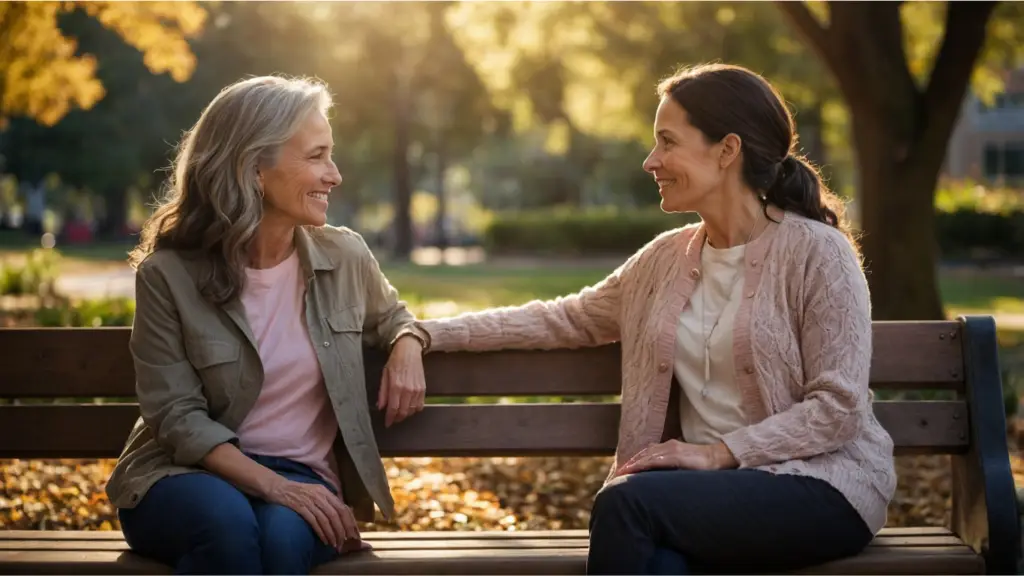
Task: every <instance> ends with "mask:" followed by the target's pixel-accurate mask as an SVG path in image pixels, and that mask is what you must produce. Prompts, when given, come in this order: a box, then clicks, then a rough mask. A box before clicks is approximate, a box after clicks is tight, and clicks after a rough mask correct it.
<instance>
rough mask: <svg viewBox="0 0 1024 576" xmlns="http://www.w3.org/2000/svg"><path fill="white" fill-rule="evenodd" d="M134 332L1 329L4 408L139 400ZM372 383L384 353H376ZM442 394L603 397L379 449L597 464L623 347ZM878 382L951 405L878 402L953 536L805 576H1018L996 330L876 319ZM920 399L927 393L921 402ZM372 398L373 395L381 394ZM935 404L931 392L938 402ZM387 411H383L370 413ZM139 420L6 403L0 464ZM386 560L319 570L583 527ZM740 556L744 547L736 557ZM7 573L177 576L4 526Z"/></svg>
mask: <svg viewBox="0 0 1024 576" xmlns="http://www.w3.org/2000/svg"><path fill="white" fill-rule="evenodd" d="M128 336H129V331H128V329H124V328H110V329H8V330H0V355H2V361H0V379H2V385H0V397H6V398H9V399H10V398H22V399H24V398H65V399H68V398H79V399H81V398H92V397H107V398H112V397H131V396H133V395H134V376H133V369H132V361H131V358H130V355H129V352H128V346H127V342H128ZM366 354H367V371H368V378H367V381H368V383H369V385H371V386H375V385H376V384H377V383H378V382H379V378H380V373H381V369H382V366H383V357H382V356H381V354H380V353H379V352H375V351H367V353H366ZM426 367H427V390H428V393H429V394H431V395H433V396H445V397H455V396H551V395H560V396H574V397H576V396H595V397H596V398H593V399H592V400H596V401H591V402H586V403H582V402H576V403H558V404H514V403H512V404H462V405H433V404H431V405H428V406H427V408H426V409H425V410H424V411H423V412H422V413H420V414H418V415H417V416H415V417H414V418H412V419H410V420H408V421H406V422H404V423H402V424H400V425H398V426H396V427H394V428H392V429H390V430H385V429H384V428H383V426H381V425H380V424H381V421H380V419H379V417H378V416H375V418H378V420H377V422H376V425H377V426H378V432H377V433H378V434H379V436H378V439H379V444H380V448H381V451H382V453H383V454H384V456H386V457H387V456H439V457H441V456H452V457H455V456H494V455H500V456H509V455H518V456H541V455H567V456H597V455H610V454H612V452H613V449H614V447H615V440H616V430H617V421H618V417H619V408H618V405H617V404H616V403H613V402H607V401H606V400H607V398H608V397H609V396H612V397H614V396H615V395H616V394H617V393H618V390H619V348H618V346H617V345H612V346H604V347H600V348H590V349H582V350H573V351H569V350H563V351H546V352H540V351H529V352H513V351H506V352H499V353H483V354H471V353H451V354H431V355H429V356H428V357H427V360H426ZM871 385H872V387H873V388H874V389H876V390H893V391H899V392H904V393H913V392H916V391H921V390H944V391H946V394H947V395H948V399H943V400H928V401H926V400H908V399H903V400H889V401H878V402H876V404H875V412H876V414H877V415H878V418H879V420H880V421H881V422H882V424H883V425H884V426H885V428H886V429H887V430H888V431H889V432H890V433H891V435H892V437H893V439H894V441H895V445H896V452H897V454H900V455H906V454H949V455H951V466H952V491H953V494H952V510H951V517H952V522H951V526H949V527H948V528H945V527H926V526H919V527H904V528H889V529H885V530H883V531H882V532H881V534H880V535H879V536H878V537H877V538H876V539H875V541H874V543H873V544H871V545H870V547H868V548H867V550H865V551H864V552H863V553H862V554H860V555H858V556H856V557H853V558H848V559H845V560H840V561H837V562H832V563H829V564H827V565H820V566H816V567H814V568H812V569H809V570H807V571H806V573H818V574H820V573H834V574H954V573H955V574H981V573H986V572H987V573H993V574H1007V573H1016V572H1017V569H1018V561H1019V550H1020V525H1019V521H1018V511H1017V503H1016V498H1015V492H1014V485H1013V479H1012V477H1011V474H1010V466H1009V459H1008V452H1007V440H1006V433H1005V432H1006V430H1005V416H1004V407H1003V396H1002V390H1001V384H1000V372H999V366H998V358H997V348H996V335H995V324H994V322H993V320H992V319H991V318H989V317H970V318H961V319H960V320H959V321H955V322H876V323H875V325H874V359H873V363H872V367H871ZM919 396H920V395H919ZM369 397H370V398H376V394H373V393H371V394H370V395H369ZM933 397H934V395H933ZM374 413H375V414H376V413H377V411H376V410H374ZM137 416H138V409H137V407H136V406H135V405H134V404H131V403H127V404H125V403H105V404H95V403H93V404H68V403H63V404H38V403H37V404H31V403H20V404H17V405H3V406H0V457H4V458H101V457H102V458H110V457H116V456H117V455H118V453H119V452H120V450H121V448H122V445H123V444H124V441H125V438H126V436H127V434H128V431H129V429H130V428H131V427H132V424H133V422H134V421H135V419H136V417H137ZM367 539H368V540H369V541H370V542H372V543H373V545H374V547H375V551H373V552H367V553H360V554H357V555H353V556H349V557H346V558H343V559H341V560H339V561H335V562H332V563H330V564H328V565H325V566H323V567H321V568H320V569H318V570H317V572H319V573H336V574H343V573H345V574H347V573H352V574H389V573H390V574H412V573H416V574H424V573H435V574H513V573H514V574H528V573H536V574H555V573H558V574H569V573H573V574H582V573H583V572H584V569H585V559H586V552H587V534H586V531H585V530H566V531H537V532H486V533H481V532H475V533H474V532H428V533H417V532H405V533H394V532H392V533H368V534H367ZM737 553H742V550H737ZM0 572H2V573H22V574H24V573H65V574H67V573H105V574H113V573H126V572H130V573H160V572H163V573H166V572H169V569H168V568H167V567H165V566H161V565H159V564H156V563H153V562H150V561H147V560H144V559H141V558H140V557H138V556H135V555H133V554H132V553H130V552H128V549H127V546H126V544H125V542H124V540H123V539H122V536H121V534H120V533H119V532H76V531H7V532H3V531H0Z"/></svg>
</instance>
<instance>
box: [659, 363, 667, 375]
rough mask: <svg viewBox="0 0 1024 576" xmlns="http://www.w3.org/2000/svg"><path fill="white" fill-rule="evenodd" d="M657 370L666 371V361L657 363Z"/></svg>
mask: <svg viewBox="0 0 1024 576" xmlns="http://www.w3.org/2000/svg"><path fill="white" fill-rule="evenodd" d="M658 372H663V373H664V372H668V362H662V363H661V364H658Z"/></svg>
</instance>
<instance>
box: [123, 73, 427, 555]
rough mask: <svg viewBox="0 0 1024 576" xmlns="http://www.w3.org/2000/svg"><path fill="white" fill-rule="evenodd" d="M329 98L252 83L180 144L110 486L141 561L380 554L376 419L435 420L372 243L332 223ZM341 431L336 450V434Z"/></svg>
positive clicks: (152, 222) (311, 84) (381, 488)
mask: <svg viewBox="0 0 1024 576" xmlns="http://www.w3.org/2000/svg"><path fill="white" fill-rule="evenodd" d="M330 107H331V98H330V95H329V94H328V92H327V89H326V87H325V86H324V85H323V84H320V83H318V82H315V81H311V80H305V79H286V78H281V77H276V76H270V77H259V78H251V79H248V80H244V81H241V82H238V83H236V84H233V85H231V86H229V87H227V88H225V89H224V90H223V91H222V92H221V93H220V94H218V95H217V97H215V98H214V99H213V101H212V102H211V103H210V104H209V106H208V107H207V108H206V110H204V111H203V114H202V116H201V117H200V118H199V121H198V122H197V123H196V125H195V126H194V127H193V128H192V129H191V130H190V131H189V132H188V133H187V134H186V135H185V138H184V140H183V142H182V144H181V146H180V149H179V151H178V155H177V159H176V160H175V163H174V171H173V174H172V177H171V179H170V182H169V184H170V185H169V193H168V196H167V199H166V200H165V201H164V202H163V203H162V205H161V206H159V208H158V209H157V210H156V211H155V212H154V214H153V216H152V217H151V218H150V219H149V221H148V222H147V223H146V225H145V227H144V229H143V231H142V238H141V242H140V243H139V245H138V247H137V248H136V249H135V250H134V251H133V252H132V254H131V263H132V265H133V267H134V268H135V269H136V301H137V304H136V314H135V320H134V324H133V328H132V335H131V342H130V347H131V352H132V356H133V358H134V362H135V373H136V379H137V383H136V388H137V396H138V401H139V406H140V408H141V412H142V415H141V418H140V419H139V420H138V422H137V423H136V425H135V428H134V429H133V430H132V432H131V435H130V436H129V438H128V442H127V445H126V447H125V449H124V452H123V453H122V455H121V457H120V459H119V461H118V463H117V465H116V467H115V469H114V472H113V474H112V476H111V478H110V481H109V483H108V484H107V493H108V495H109V497H110V499H111V501H112V502H113V504H114V505H115V506H116V507H117V508H118V514H119V517H120V520H121V524H122V528H123V531H124V534H125V538H126V540H127V542H128V544H129V545H130V546H131V548H132V550H134V551H135V552H137V553H139V554H142V555H144V556H148V557H151V558H154V559H156V560H159V561H161V562H164V563H166V564H169V565H171V566H173V567H174V568H175V571H176V572H178V573H206V574H210V573H245V574H262V573H308V572H309V571H310V570H311V569H312V568H313V567H314V566H316V565H317V564H320V563H322V562H325V561H328V560H330V559H332V558H334V557H335V556H336V555H337V554H339V553H341V552H345V551H352V550H358V549H360V548H364V547H366V546H365V544H363V543H362V540H361V539H360V535H359V530H358V526H357V524H356V521H357V520H364V521H370V520H372V519H373V515H374V514H373V513H374V510H373V507H374V504H376V505H377V507H379V508H380V510H381V511H382V513H383V514H384V516H385V517H391V516H392V515H393V513H394V502H393V500H392V498H391V493H390V490H389V486H388V481H387V476H386V473H385V471H384V468H383V465H382V462H381V457H380V454H379V451H378V448H377V444H376V442H375V439H374V434H373V428H372V426H371V421H370V408H369V405H368V400H367V397H366V395H367V394H366V386H365V382H364V372H363V359H362V346H363V344H364V343H367V344H369V345H378V346H382V347H386V348H387V349H389V350H390V356H389V359H388V362H387V365H386V367H385V370H384V377H383V380H382V382H381V387H380V393H379V395H378V397H377V399H376V407H377V408H378V409H380V410H386V415H385V425H386V426H391V425H392V424H393V423H394V422H398V421H401V420H403V419H405V418H406V417H408V416H410V415H412V414H413V413H415V412H417V411H419V410H421V409H422V407H423V399H424V390H425V382H424V376H423V364H422V352H423V350H424V349H425V348H426V346H427V339H426V338H427V336H426V335H425V333H424V332H422V331H421V330H420V329H419V328H417V326H416V324H415V322H414V320H415V319H414V317H413V315H412V314H411V313H410V312H409V311H408V310H407V309H406V307H405V305H404V303H403V302H401V301H399V299H398V294H397V292H396V290H395V289H394V288H393V287H392V286H391V284H390V283H389V282H388V280H387V279H386V278H385V277H384V275H383V274H382V272H381V270H380V268H379V266H378V264H377V261H376V259H375V258H374V257H373V255H372V254H371V252H370V250H369V248H368V247H367V245H366V243H365V242H364V241H363V239H362V238H361V237H360V236H359V235H358V234H356V233H355V232H353V231H351V230H349V229H346V228H336V227H332V226H329V225H327V224H326V222H327V206H328V196H329V194H330V192H331V190H332V189H333V188H334V187H335V186H337V185H339V184H341V180H342V179H341V174H339V172H338V168H337V166H336V165H335V164H334V162H333V160H332V159H331V154H332V149H333V146H334V142H333V138H332V136H331V127H330V124H329V122H328V120H327V111H328V110H329V108H330ZM339 430H340V434H339Z"/></svg>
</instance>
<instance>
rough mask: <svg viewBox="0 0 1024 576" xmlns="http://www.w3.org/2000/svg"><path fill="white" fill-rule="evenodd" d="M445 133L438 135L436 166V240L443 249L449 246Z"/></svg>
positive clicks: (439, 132)
mask: <svg viewBox="0 0 1024 576" xmlns="http://www.w3.org/2000/svg"><path fill="white" fill-rule="evenodd" d="M444 139H445V135H444V133H443V132H441V131H438V137H437V166H436V170H437V173H436V175H435V176H436V178H437V183H436V185H435V186H436V188H437V190H436V194H437V217H436V219H435V220H434V241H435V243H436V244H437V247H438V248H440V249H441V250H444V249H445V248H448V231H447V227H446V226H445V219H446V217H447V216H448V202H447V197H446V196H447V195H446V194H445V190H444V176H445V172H447V171H448V155H447V151H446V150H445V145H444V144H445V142H444Z"/></svg>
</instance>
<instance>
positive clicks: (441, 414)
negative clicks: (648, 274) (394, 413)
mask: <svg viewBox="0 0 1024 576" xmlns="http://www.w3.org/2000/svg"><path fill="white" fill-rule="evenodd" d="M372 414H373V416H372V420H373V422H374V426H375V429H376V434H377V439H378V444H379V446H380V451H381V454H382V455H383V456H503V455H517V456H545V455H560V456H587V455H610V454H612V453H613V452H614V449H615V444H616V436H617V430H618V418H619V405H618V404H614V403H576V404H494V405H457V406H449V405H444V406H437V405H434V406H427V407H426V409H424V411H423V412H421V413H419V414H417V415H416V416H415V417H413V418H410V419H409V420H407V421H405V422H402V423H401V424H398V425H396V426H394V427H392V428H391V429H385V428H384V426H383V415H382V414H381V413H380V412H379V411H377V410H373V411H372ZM875 414H876V416H877V417H878V419H879V421H880V422H881V423H882V425H883V426H884V427H885V428H886V429H887V430H888V431H889V433H890V434H891V435H892V437H893V441H894V443H895V445H896V447H897V454H920V453H957V452H962V451H963V450H965V449H966V447H967V444H968V441H967V438H968V437H967V420H968V419H967V408H966V406H965V404H964V403H963V402H956V401H936V402H877V403H875ZM137 416H138V408H137V407H136V406H135V405H133V404H107V405H84V406H75V405H26V406H0V438H7V439H10V438H18V442H17V443H13V442H10V441H8V442H4V443H2V444H0V458H113V457H116V456H118V455H119V454H120V452H121V449H122V447H123V444H124V442H125V439H126V438H127V436H128V432H129V431H130V430H131V427H132V425H133V424H134V422H135V420H136V418H137ZM26 430H32V431H33V433H32V434H25V431H26Z"/></svg>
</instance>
